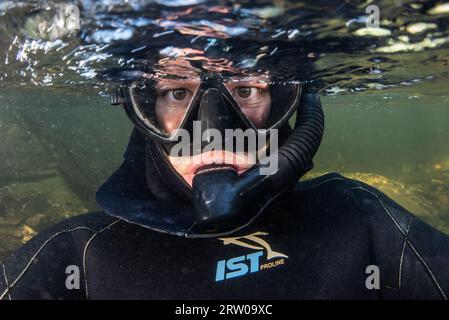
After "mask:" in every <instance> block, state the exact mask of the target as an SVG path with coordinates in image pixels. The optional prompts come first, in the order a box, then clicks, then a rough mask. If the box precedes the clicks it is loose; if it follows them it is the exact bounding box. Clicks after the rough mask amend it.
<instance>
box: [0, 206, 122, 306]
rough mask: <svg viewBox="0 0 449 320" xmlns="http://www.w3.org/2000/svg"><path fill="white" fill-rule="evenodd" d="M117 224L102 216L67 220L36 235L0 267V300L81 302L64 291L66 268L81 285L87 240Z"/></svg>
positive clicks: (77, 294) (75, 292) (81, 294)
mask: <svg viewBox="0 0 449 320" xmlns="http://www.w3.org/2000/svg"><path fill="white" fill-rule="evenodd" d="M115 221H117V219H116V218H113V217H111V216H109V215H107V214H105V213H103V212H93V213H87V214H82V215H79V216H75V217H72V218H69V219H66V220H64V221H62V222H60V223H58V224H56V225H54V226H52V227H50V228H48V229H47V230H45V231H44V232H42V233H40V234H38V235H37V236H35V237H34V238H33V239H31V240H30V241H29V242H27V243H26V244H25V245H24V246H22V247H21V248H19V249H18V250H17V251H15V252H14V253H12V254H11V255H10V256H9V257H8V258H7V259H6V261H5V262H4V263H1V264H0V267H1V270H0V272H1V274H0V299H61V298H63V299H70V298H73V299H82V298H83V297H84V290H68V289H67V287H66V283H65V282H66V279H67V275H68V274H67V273H66V268H67V267H68V266H76V267H77V268H78V269H79V272H80V282H79V283H80V284H81V285H82V282H83V276H82V272H83V270H82V263H83V249H84V248H85V246H86V244H87V243H88V242H89V239H90V238H91V237H92V236H94V235H95V234H97V233H99V232H101V231H102V230H103V229H105V228H108V226H109V225H111V224H112V223H114V222H115Z"/></svg>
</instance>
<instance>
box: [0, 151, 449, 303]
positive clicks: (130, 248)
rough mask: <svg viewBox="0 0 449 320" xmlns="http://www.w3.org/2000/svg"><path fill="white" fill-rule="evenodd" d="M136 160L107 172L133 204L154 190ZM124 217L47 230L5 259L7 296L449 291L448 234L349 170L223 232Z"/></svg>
mask: <svg viewBox="0 0 449 320" xmlns="http://www.w3.org/2000/svg"><path fill="white" fill-rule="evenodd" d="M130 148H131V149H132V145H131V146H130V147H129V148H128V152H129V150H130ZM128 162H129V161H128ZM131 168H132V169H131ZM135 168H136V163H134V166H130V164H129V163H127V160H126V157H125V162H124V164H123V165H122V166H121V168H120V169H119V170H118V172H116V174H115V175H113V177H112V178H111V179H110V180H109V181H108V184H109V186H110V187H111V186H112V187H111V188H110V189H108V188H106V189H103V191H104V190H106V191H104V192H106V193H108V192H109V193H112V194H115V196H117V197H120V195H121V196H122V197H123V198H127V197H129V196H130V195H131V196H134V198H133V199H134V200H133V201H134V202H133V204H132V205H130V206H129V207H128V210H130V211H132V210H133V206H134V207H138V206H139V203H140V202H139V201H144V200H139V199H141V198H142V197H143V196H142V194H143V193H144V192H147V193H148V189H147V187H146V185H145V183H144V182H143V180H144V179H143V180H142V179H141V178H140V176H142V175H136V172H138V170H137V171H135V172H134V173H133V172H131V171H132V170H135ZM123 177H126V179H121V178H123ZM123 190H125V191H123ZM111 197H112V198H113V197H114V195H113V196H111ZM145 201H146V200H145ZM165 205H167V204H165ZM157 208H158V207H157V205H155V206H154V207H153V210H157ZM162 214H163V212H162ZM126 220H128V219H126V218H119V217H114V216H111V215H109V214H106V213H104V212H96V213H90V214H84V215H80V216H77V217H74V218H71V219H68V220H66V221H63V222H61V223H59V224H58V225H55V226H53V227H51V228H50V229H48V230H47V231H45V232H43V233H41V234H39V235H37V236H36V237H34V238H33V239H32V240H30V241H29V242H28V243H27V244H26V245H25V246H23V247H22V248H20V249H19V250H18V251H17V252H15V253H14V254H12V255H11V256H10V257H9V258H8V259H7V260H6V262H5V263H4V264H2V265H1V268H2V270H1V276H0V295H1V298H2V299H86V298H89V299H125V298H126V299H447V297H448V295H449V271H448V266H449V237H448V236H446V235H444V234H443V233H441V232H439V231H437V230H435V229H434V228H432V227H430V226H429V225H427V224H426V223H424V222H422V221H421V220H420V219H418V218H416V217H415V216H413V215H411V214H410V213H408V212H407V211H406V210H405V209H404V208H402V207H401V206H399V205H398V204H396V203H395V202H393V201H392V200H391V199H389V198H388V197H387V196H385V195H384V194H382V193H381V192H379V191H378V190H376V189H374V188H372V187H370V186H368V185H366V184H363V183H361V182H358V181H355V180H350V179H347V178H345V177H343V176H341V175H339V174H327V175H324V176H321V177H319V178H316V179H313V180H309V181H305V182H300V183H298V184H297V186H296V189H295V190H292V191H291V192H289V193H286V194H284V195H283V196H282V197H281V198H278V199H277V200H276V201H275V202H273V203H272V204H271V205H270V206H269V207H267V208H266V209H265V211H264V213H263V214H262V215H261V216H260V217H258V218H257V219H256V220H255V221H254V222H253V223H251V224H250V225H249V226H246V227H245V228H244V229H242V230H240V231H239V232H238V233H237V234H232V235H230V236H226V237H224V238H195V239H187V238H183V237H179V236H176V235H171V234H167V233H162V232H157V231H154V230H151V229H149V228H148V226H142V225H139V223H138V217H136V216H135V217H133V218H130V219H129V221H131V222H127V221H126ZM167 220H170V217H169V216H167ZM136 221H137V222H136ZM152 229H157V226H152ZM70 265H72V266H73V265H74V266H77V267H78V269H79V276H80V279H79V280H80V288H79V289H71V290H69V289H67V287H66V282H67V279H68V274H67V273H66V268H67V267H68V266H70ZM371 265H375V266H378V268H379V280H380V287H379V289H376V288H372V289H368V288H367V286H366V282H370V281H367V278H368V277H370V275H371V273H370V272H368V273H366V271H367V267H368V266H371ZM369 270H370V269H369ZM373 281H374V280H373ZM373 283H375V281H374V282H373Z"/></svg>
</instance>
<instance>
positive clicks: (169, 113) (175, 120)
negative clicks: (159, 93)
mask: <svg viewBox="0 0 449 320" xmlns="http://www.w3.org/2000/svg"><path fill="white" fill-rule="evenodd" d="M155 112H156V120H157V122H158V123H159V125H160V126H161V128H162V129H163V130H164V131H165V132H167V133H169V134H171V133H172V132H173V131H174V130H176V129H177V128H178V127H179V124H180V123H181V121H182V118H183V116H184V113H183V112H179V110H177V109H175V108H170V107H167V106H165V104H164V103H163V102H161V101H159V99H158V100H157V101H156V110H155Z"/></svg>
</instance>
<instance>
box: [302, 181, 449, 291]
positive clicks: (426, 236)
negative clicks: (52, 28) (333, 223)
mask: <svg viewBox="0 0 449 320" xmlns="http://www.w3.org/2000/svg"><path fill="white" fill-rule="evenodd" d="M297 190H298V191H299V192H306V193H307V195H306V196H307V197H308V198H312V199H313V198H314V197H316V198H319V197H320V196H321V200H320V201H323V202H324V203H325V204H323V205H324V206H327V209H328V210H332V208H335V207H336V206H346V207H348V208H349V207H351V208H356V209H355V210H356V212H354V214H355V215H356V216H357V217H360V218H361V219H362V221H363V225H364V226H363V227H364V228H366V232H367V233H368V237H369V241H370V251H371V256H372V261H373V264H374V265H377V266H378V267H379V270H380V275H381V284H382V288H381V293H382V295H381V296H382V297H384V298H388V299H400V298H405V299H429V298H431V299H447V298H448V295H449V272H448V271H447V267H448V266H449V236H447V235H445V234H444V233H442V232H440V231H438V230H436V229H435V228H433V227H431V226H430V225H428V224H427V223H425V222H424V221H422V220H421V219H419V218H418V217H416V216H415V215H413V214H412V213H410V212H408V211H407V210H406V209H405V208H403V207H402V206H400V205H399V204H398V203H396V202H395V201H393V200H392V199H390V198H389V197H388V196H387V195H385V194H384V193H382V192H381V191H379V190H377V189H376V188H373V187H371V186H369V185H367V184H365V183H363V182H361V181H358V180H353V179H349V178H346V177H344V176H342V175H340V174H337V173H331V174H326V175H324V176H321V177H318V178H316V179H311V180H309V181H305V182H303V183H301V184H299V185H298V186H297ZM348 202H350V203H354V204H355V206H349V205H347V203H348ZM347 223H352V222H351V221H347Z"/></svg>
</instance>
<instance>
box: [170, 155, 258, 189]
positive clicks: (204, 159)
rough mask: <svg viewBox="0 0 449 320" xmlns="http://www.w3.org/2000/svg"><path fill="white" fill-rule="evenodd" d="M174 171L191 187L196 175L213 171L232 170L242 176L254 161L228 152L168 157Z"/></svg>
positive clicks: (251, 158) (246, 156) (248, 157)
mask: <svg viewBox="0 0 449 320" xmlns="http://www.w3.org/2000/svg"><path fill="white" fill-rule="evenodd" d="M168 159H169V161H170V163H171V164H172V166H173V167H174V168H175V170H176V171H177V172H178V173H179V174H180V175H181V176H182V177H183V178H184V180H185V181H186V182H187V183H188V184H189V185H190V186H192V181H193V177H194V176H195V175H196V174H200V173H205V172H208V171H213V170H223V169H228V170H234V171H236V172H237V174H239V175H240V174H242V173H243V172H245V171H246V170H248V169H249V168H250V167H252V166H253V165H254V164H255V163H256V161H255V159H253V157H251V156H249V155H248V154H245V153H232V152H228V151H222V150H219V151H208V152H204V153H201V154H199V155H195V156H186V157H171V156H169V157H168Z"/></svg>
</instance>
